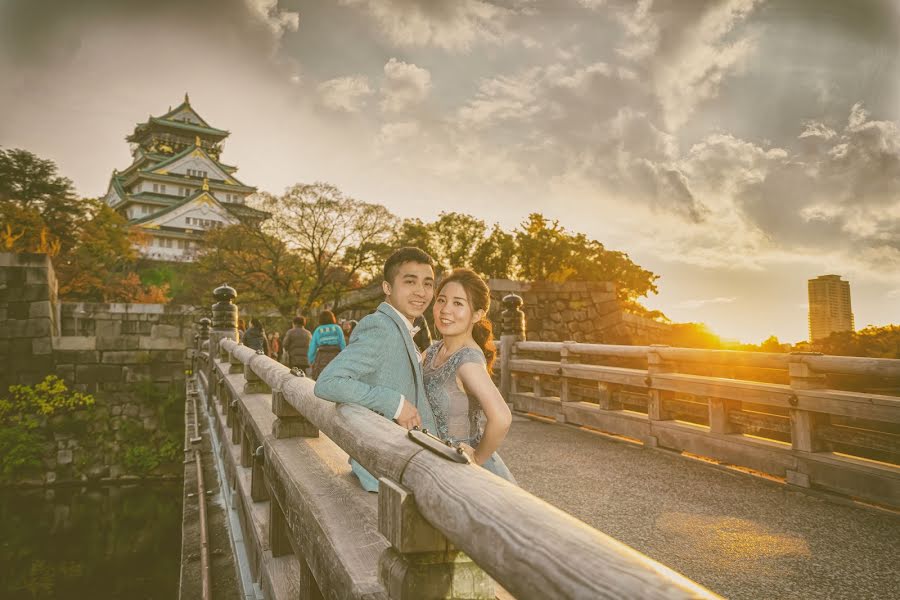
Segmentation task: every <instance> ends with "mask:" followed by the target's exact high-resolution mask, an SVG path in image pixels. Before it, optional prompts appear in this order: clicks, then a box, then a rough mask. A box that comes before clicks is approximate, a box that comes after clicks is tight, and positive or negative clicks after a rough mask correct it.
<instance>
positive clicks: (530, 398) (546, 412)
mask: <svg viewBox="0 0 900 600" xmlns="http://www.w3.org/2000/svg"><path fill="white" fill-rule="evenodd" d="M512 402H513V406H514V407H515V409H516V410H517V411H519V412H528V413H534V414H538V415H543V416H545V417H550V418H553V419H555V418H556V415H557V413H559V411H560V407H561V406H562V402H560V401H559V398H552V397H548V396H535V395H534V394H532V393H528V392H517V393H515V394H512Z"/></svg>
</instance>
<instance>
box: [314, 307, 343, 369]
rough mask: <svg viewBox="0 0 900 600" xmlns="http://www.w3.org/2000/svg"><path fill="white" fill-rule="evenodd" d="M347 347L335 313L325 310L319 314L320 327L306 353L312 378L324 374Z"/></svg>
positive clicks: (317, 328)
mask: <svg viewBox="0 0 900 600" xmlns="http://www.w3.org/2000/svg"><path fill="white" fill-rule="evenodd" d="M346 347H347V342H345V341H344V332H343V331H342V330H341V327H340V325H338V324H337V319H336V318H334V313H333V312H331V311H330V310H323V311H322V312H321V313H320V314H319V326H318V327H316V330H315V331H313V334H312V339H311V340H310V342H309V350H307V352H306V358H307V359H308V360H309V364H310V365H312V367H311V371H312V373H311V375H312V378H313V379H315V378H316V377H318V376H319V373H321V372H322V369H324V368H325V366H326V365H327V364H328V363H330V362H331V360H332V359H333V358H334V357H335V356H337V355H338V352H340V351H341V350H343V349H344V348H346Z"/></svg>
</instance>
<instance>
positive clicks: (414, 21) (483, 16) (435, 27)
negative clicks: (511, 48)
mask: <svg viewBox="0 0 900 600" xmlns="http://www.w3.org/2000/svg"><path fill="white" fill-rule="evenodd" d="M341 1H342V3H343V4H347V5H351V6H359V7H360V8H362V9H363V10H365V11H366V12H367V13H368V14H369V15H370V16H371V18H372V19H373V20H374V21H375V23H376V24H377V26H378V29H379V30H380V31H381V33H382V34H383V35H384V36H386V37H387V39H388V40H390V42H391V43H393V44H395V45H397V46H436V47H438V48H443V49H445V50H469V49H471V47H472V46H473V45H475V44H477V43H488V44H502V43H505V42H507V41H509V39H510V34H509V31H508V29H507V22H508V20H509V18H510V17H511V16H512V15H514V14H515V12H516V11H514V10H513V9H510V8H507V7H504V6H500V5H498V4H495V3H492V2H486V1H482V0H341Z"/></svg>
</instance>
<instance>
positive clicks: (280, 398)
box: [272, 368, 319, 440]
mask: <svg viewBox="0 0 900 600" xmlns="http://www.w3.org/2000/svg"><path fill="white" fill-rule="evenodd" d="M291 373H292V374H293V375H295V376H296V377H305V375H303V371H301V370H300V369H296V368H295V369H291ZM272 412H273V413H274V414H275V416H276V417H278V418H277V419H275V422H274V423H272V436H273V437H274V438H275V439H277V440H280V439H283V438H289V437H319V429H318V428H317V427H316V426H315V425H313V424H312V423H310V422H309V421H308V420H307V419H306V417H304V416H303V415H302V414H301V413H300V412H299V411H298V410H297V409H296V408H294V407H293V406H291V405H290V403H289V402H287V400H285V399H284V392H283V391H282V390H274V391H273V392H272Z"/></svg>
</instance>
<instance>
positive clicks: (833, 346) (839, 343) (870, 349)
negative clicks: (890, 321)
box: [813, 325, 900, 358]
mask: <svg viewBox="0 0 900 600" xmlns="http://www.w3.org/2000/svg"><path fill="white" fill-rule="evenodd" d="M813 348H814V349H815V350H816V351H818V352H822V353H824V354H835V355H838V356H866V357H869V358H900V325H885V326H883V327H875V326H874V325H870V326H868V327H866V328H865V329H861V330H859V331H841V332H835V333H832V334H831V335H830V336H828V337H827V338H825V339H824V340H822V341H819V342H816V343H815V344H813Z"/></svg>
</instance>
